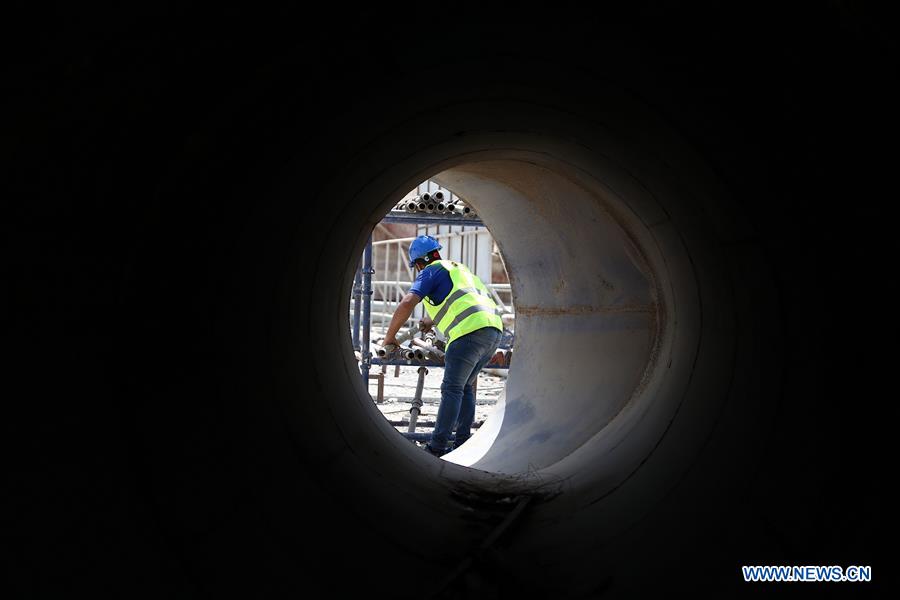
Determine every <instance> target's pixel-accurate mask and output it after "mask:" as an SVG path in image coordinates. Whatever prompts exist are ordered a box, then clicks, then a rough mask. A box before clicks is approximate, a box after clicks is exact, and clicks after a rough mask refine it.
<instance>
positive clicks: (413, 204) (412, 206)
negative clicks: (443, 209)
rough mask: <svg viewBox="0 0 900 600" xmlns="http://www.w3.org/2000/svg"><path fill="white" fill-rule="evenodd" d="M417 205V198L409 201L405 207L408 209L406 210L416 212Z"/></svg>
mask: <svg viewBox="0 0 900 600" xmlns="http://www.w3.org/2000/svg"><path fill="white" fill-rule="evenodd" d="M417 206H418V203H417V202H416V201H415V200H410V201H409V202H407V203H406V205H405V206H404V208H405V209H406V212H408V213H414V212H416V207H417Z"/></svg>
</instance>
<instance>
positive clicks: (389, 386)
mask: <svg viewBox="0 0 900 600" xmlns="http://www.w3.org/2000/svg"><path fill="white" fill-rule="evenodd" d="M379 372H381V367H380V366H373V367H372V371H371V376H370V379H369V393H370V394H371V395H372V399H373V401H374V399H375V398H377V395H378V378H377V377H376V376H375V375H376V373H379ZM394 372H395V367H394V366H388V367H387V369H386V372H385V375H384V402H382V403H380V404H379V403H376V406H377V407H378V408H379V410H381V413H382V414H383V415H384V417H385V418H386V419H387V420H389V421H402V422H403V425H395V427H396V428H397V431H408V424H409V409H410V407H411V406H412V401H413V397H414V396H415V392H416V383H417V381H418V376H419V375H418V367H417V366H401V367H400V375H399V377H395V376H394ZM500 373H502V374H503V375H502V376H500ZM505 373H506V371H505V370H504V371H500V370H494V369H491V370H483V371H481V372H480V373H479V374H478V384H477V387H476V393H475V424H476V425H478V424H480V423H482V422H483V421H484V419H485V418H486V417H487V416H488V415H489V414H490V413H491V411H493V409H494V407H495V406H496V405H497V401H498V400H499V398H500V394H501V393H502V391H503V389H504V388H505V386H506V376H505ZM443 377H444V369H443V368H440V367H429V368H428V374H427V375H425V386H424V388H423V390H422V409H421V413H420V414H419V417H418V421H417V423H426V422H427V423H433V422H434V420H435V419H436V418H437V412H438V407H439V406H440V403H441V381H442V380H443ZM431 431H432V427H431V426H429V427H418V426H417V427H416V432H418V433H431ZM477 432H478V429H477V428H473V429H472V435H473V436H475V435H477Z"/></svg>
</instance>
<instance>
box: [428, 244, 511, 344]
mask: <svg viewBox="0 0 900 600" xmlns="http://www.w3.org/2000/svg"><path fill="white" fill-rule="evenodd" d="M432 267H438V268H442V269H446V270H447V272H448V273H450V280H451V281H452V282H453V288H452V289H451V290H450V293H449V294H447V297H446V298H444V301H443V302H441V303H440V304H433V303H432V302H431V299H430V298H428V297H427V296H426V297H425V301H424V304H425V311H426V312H427V313H428V316H429V317H431V320H432V321H434V326H435V327H437V328H438V329H439V330H440V332H441V333H442V334H444V337H446V338H447V348H449V347H450V344H452V343H453V340H455V339H457V338H459V337H462V336H464V335H466V334H467V333H472V332H473V331H475V330H477V329H482V328H484V327H496V328H497V329H499V330H500V331H503V321H502V320H501V319H500V315H498V314H497V312H498V311H497V305H496V304H495V303H494V300H493V299H492V298H491V293H490V292H489V291H488V289H487V288H486V287H485V285H484V283H482V282H481V279H479V278H478V276H477V275H475V274H474V273H472V271H470V270H469V268H468V267H467V266H466V265H464V264H461V263H458V262H456V261H452V260H436V261H434V262H433V263H431V264H430V265H428V266H427V267H425V268H426V269H430V268H432Z"/></svg>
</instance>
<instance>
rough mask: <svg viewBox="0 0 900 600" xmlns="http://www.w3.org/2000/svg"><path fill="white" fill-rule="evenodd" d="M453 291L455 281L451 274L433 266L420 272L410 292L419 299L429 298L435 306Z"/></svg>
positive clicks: (440, 267) (437, 266)
mask: <svg viewBox="0 0 900 600" xmlns="http://www.w3.org/2000/svg"><path fill="white" fill-rule="evenodd" d="M452 289H453V280H452V279H450V273H449V272H448V271H447V269H445V268H444V267H442V266H440V265H431V266H428V267H425V268H424V269H422V270H421V271H419V275H418V277H416V281H415V282H414V283H413V284H412V287H411V288H409V291H410V292H412V293H413V294H416V295H417V296H418V297H419V298H424V297H425V296H428V299H429V300H431V302H433V303H434V304H436V305H437V304H440V303H441V302H443V301H444V298H446V297H447V294H449V293H450V290H452Z"/></svg>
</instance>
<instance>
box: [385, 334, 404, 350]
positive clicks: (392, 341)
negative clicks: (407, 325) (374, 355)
mask: <svg viewBox="0 0 900 600" xmlns="http://www.w3.org/2000/svg"><path fill="white" fill-rule="evenodd" d="M399 345H400V343H399V342H398V341H397V338H396V337H395V336H393V335H392V336H391V337H386V338H384V339H383V340H381V347H382V348H387V347H388V346H399Z"/></svg>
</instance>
